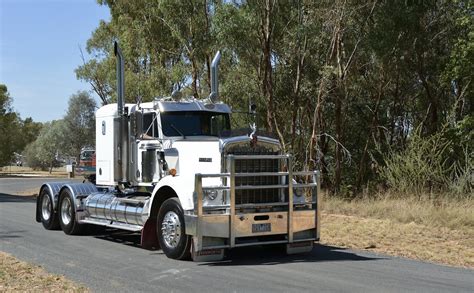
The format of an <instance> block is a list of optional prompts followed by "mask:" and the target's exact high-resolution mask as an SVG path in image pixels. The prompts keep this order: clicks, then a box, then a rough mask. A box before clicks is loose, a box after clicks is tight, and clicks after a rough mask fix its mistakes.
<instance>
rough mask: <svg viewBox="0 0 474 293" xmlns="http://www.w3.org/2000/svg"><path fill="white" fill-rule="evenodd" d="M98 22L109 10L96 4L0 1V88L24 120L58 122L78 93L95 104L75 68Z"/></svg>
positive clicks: (70, 0)
mask: <svg viewBox="0 0 474 293" xmlns="http://www.w3.org/2000/svg"><path fill="white" fill-rule="evenodd" d="M101 19H103V20H106V21H108V20H110V13H109V9H108V7H106V6H100V5H99V4H97V1H96V0H0V83H1V84H5V85H6V86H7V88H8V91H9V93H10V96H11V97H12V98H13V108H14V110H15V111H16V112H18V113H19V114H20V117H21V118H22V119H25V118H27V117H32V118H33V120H34V121H38V122H46V121H51V120H56V119H61V118H62V117H63V116H64V114H65V113H66V111H67V104H68V100H69V97H70V96H71V95H72V94H74V93H76V92H77V91H79V90H86V91H89V92H90V93H91V95H92V96H93V97H94V98H95V99H96V101H97V102H99V99H98V97H97V96H96V95H95V94H94V93H93V92H92V91H91V87H90V85H89V84H88V83H86V82H82V81H79V80H77V79H76V74H75V72H74V69H75V68H77V67H78V66H79V65H81V64H82V59H81V54H80V51H79V46H80V47H81V48H82V50H83V51H84V54H86V55H85V57H86V59H87V58H88V55H87V52H85V46H86V43H87V40H88V39H89V38H90V37H91V35H92V32H93V31H94V30H95V28H96V27H97V26H98V25H99V21H100V20H101Z"/></svg>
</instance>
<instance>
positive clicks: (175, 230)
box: [156, 197, 191, 259]
mask: <svg viewBox="0 0 474 293" xmlns="http://www.w3.org/2000/svg"><path fill="white" fill-rule="evenodd" d="M156 227H157V235H158V242H159V243H160V246H161V249H163V252H164V253H165V254H166V256H167V257H169V258H172V259H189V258H190V256H191V236H188V235H186V229H185V226H184V213H183V209H182V207H181V205H180V203H179V200H178V199H177V198H175V197H173V198H170V199H167V200H166V201H165V202H164V203H163V204H162V205H161V207H160V211H159V212H158V219H157V225H156Z"/></svg>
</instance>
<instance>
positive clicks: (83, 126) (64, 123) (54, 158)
mask: <svg viewBox="0 0 474 293" xmlns="http://www.w3.org/2000/svg"><path fill="white" fill-rule="evenodd" d="M95 108H96V103H95V101H94V99H93V98H91V97H90V96H89V94H88V93H87V92H78V93H76V94H74V95H72V96H71V97H70V99H69V107H68V111H67V113H66V115H65V116H64V119H61V120H56V121H52V122H50V123H46V124H45V125H44V126H43V128H42V129H41V132H40V133H39V135H38V138H37V139H36V140H35V141H34V142H32V143H31V144H29V145H28V146H27V147H26V150H25V155H26V159H27V163H28V166H30V167H32V168H35V169H42V170H46V169H47V168H49V169H50V172H51V168H53V167H54V166H56V164H57V163H58V159H59V158H61V157H64V156H76V157H77V161H79V155H80V152H81V149H82V148H83V147H86V146H93V145H95Z"/></svg>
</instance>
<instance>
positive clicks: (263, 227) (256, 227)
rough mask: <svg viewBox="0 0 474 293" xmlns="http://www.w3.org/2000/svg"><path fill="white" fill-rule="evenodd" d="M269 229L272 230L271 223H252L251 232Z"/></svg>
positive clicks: (268, 230)
mask: <svg viewBox="0 0 474 293" xmlns="http://www.w3.org/2000/svg"><path fill="white" fill-rule="evenodd" d="M270 231H272V224H271V223H264V224H252V233H260V232H270Z"/></svg>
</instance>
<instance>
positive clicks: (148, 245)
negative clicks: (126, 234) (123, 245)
mask: <svg viewBox="0 0 474 293" xmlns="http://www.w3.org/2000/svg"><path fill="white" fill-rule="evenodd" d="M140 244H141V246H142V247H143V248H145V249H148V250H156V249H160V244H159V243H158V237H157V236H156V220H154V219H148V220H147V221H146V222H145V225H144V226H143V229H142V234H141V240H140Z"/></svg>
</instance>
